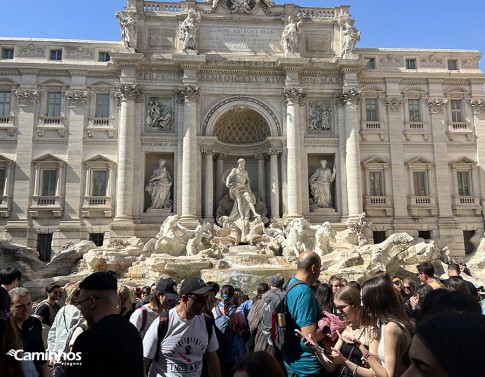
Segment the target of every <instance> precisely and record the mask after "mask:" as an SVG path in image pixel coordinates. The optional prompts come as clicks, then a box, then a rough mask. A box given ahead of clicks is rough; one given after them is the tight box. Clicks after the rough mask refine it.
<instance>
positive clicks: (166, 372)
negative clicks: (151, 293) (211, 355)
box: [143, 308, 219, 377]
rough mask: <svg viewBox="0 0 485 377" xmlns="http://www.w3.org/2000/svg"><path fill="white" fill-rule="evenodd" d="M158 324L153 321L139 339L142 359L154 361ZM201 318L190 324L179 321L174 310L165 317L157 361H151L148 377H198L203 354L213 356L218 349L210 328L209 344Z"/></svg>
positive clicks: (199, 316) (182, 320)
mask: <svg viewBox="0 0 485 377" xmlns="http://www.w3.org/2000/svg"><path fill="white" fill-rule="evenodd" d="M158 323H159V321H153V323H152V324H151V325H150V328H149V329H148V331H147V333H146V335H145V337H144V338H143V357H145V358H147V359H154V358H155V353H156V348H157V338H158ZM207 343H208V334H207V329H206V325H205V319H204V316H203V315H197V316H195V317H194V318H192V319H191V320H185V319H182V318H180V316H179V315H178V313H177V310H176V308H173V309H171V310H170V312H169V315H168V328H167V335H166V336H165V338H164V340H163V341H162V343H161V344H160V354H159V357H158V360H153V363H152V365H151V367H150V371H149V373H148V376H149V377H165V376H166V377H199V376H200V374H201V372H202V357H203V356H204V353H205V352H215V351H217V349H218V348H219V344H218V343H217V337H216V333H215V331H214V328H212V335H211V337H210V343H209V344H207Z"/></svg>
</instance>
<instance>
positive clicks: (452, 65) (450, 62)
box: [446, 59, 459, 71]
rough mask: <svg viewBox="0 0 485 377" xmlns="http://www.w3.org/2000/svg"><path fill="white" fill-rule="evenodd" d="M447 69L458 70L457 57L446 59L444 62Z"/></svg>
mask: <svg viewBox="0 0 485 377" xmlns="http://www.w3.org/2000/svg"><path fill="white" fill-rule="evenodd" d="M446 65H447V67H448V71H458V70H459V68H458V59H448V60H447V63H446Z"/></svg>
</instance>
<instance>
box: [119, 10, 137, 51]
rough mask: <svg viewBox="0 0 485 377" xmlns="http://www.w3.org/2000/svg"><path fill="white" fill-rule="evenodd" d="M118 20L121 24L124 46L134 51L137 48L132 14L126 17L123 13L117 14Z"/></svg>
mask: <svg viewBox="0 0 485 377" xmlns="http://www.w3.org/2000/svg"><path fill="white" fill-rule="evenodd" d="M116 19H117V20H118V23H119V24H120V30H121V41H122V42H123V45H124V46H125V47H127V48H129V49H133V50H134V49H135V46H136V42H135V40H136V31H135V20H134V19H133V17H131V15H130V14H128V15H127V16H126V17H124V16H123V14H122V13H121V12H116Z"/></svg>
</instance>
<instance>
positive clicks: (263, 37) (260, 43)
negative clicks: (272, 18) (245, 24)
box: [199, 27, 281, 52]
mask: <svg viewBox="0 0 485 377" xmlns="http://www.w3.org/2000/svg"><path fill="white" fill-rule="evenodd" d="M200 35H201V38H200V42H199V49H200V50H209V51H237V52H242V51H253V52H263V51H268V52H271V51H273V52H279V51H281V46H280V41H281V29H280V28H278V29H271V28H238V27H201V28H200Z"/></svg>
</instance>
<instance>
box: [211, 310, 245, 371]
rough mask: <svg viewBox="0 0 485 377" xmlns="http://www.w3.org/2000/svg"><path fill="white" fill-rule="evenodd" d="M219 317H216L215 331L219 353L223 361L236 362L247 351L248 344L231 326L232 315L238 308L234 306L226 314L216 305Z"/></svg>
mask: <svg viewBox="0 0 485 377" xmlns="http://www.w3.org/2000/svg"><path fill="white" fill-rule="evenodd" d="M215 309H216V314H217V318H216V319H215V321H214V323H215V325H216V326H215V332H216V336H217V342H218V343H219V349H218V350H217V354H218V356H219V358H220V359H221V361H222V362H223V363H226V364H229V363H234V362H235V361H236V359H237V358H238V357H239V356H242V355H244V354H245V353H246V352H245V351H246V345H245V344H244V341H243V340H242V338H241V337H240V336H239V335H237V334H236V333H235V332H234V330H233V328H232V326H231V316H232V315H233V314H234V313H235V312H236V310H237V308H236V307H233V308H232V309H230V310H229V313H228V315H224V314H222V312H221V309H219V306H216V307H215Z"/></svg>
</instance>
